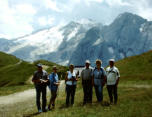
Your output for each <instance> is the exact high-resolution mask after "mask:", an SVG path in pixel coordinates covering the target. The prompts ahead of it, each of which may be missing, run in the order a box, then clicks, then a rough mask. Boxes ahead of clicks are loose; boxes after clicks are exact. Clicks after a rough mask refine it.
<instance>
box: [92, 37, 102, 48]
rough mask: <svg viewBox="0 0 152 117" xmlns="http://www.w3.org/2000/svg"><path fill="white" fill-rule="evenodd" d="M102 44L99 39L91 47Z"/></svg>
mask: <svg viewBox="0 0 152 117" xmlns="http://www.w3.org/2000/svg"><path fill="white" fill-rule="evenodd" d="M102 42H103V39H102V38H99V39H97V40H96V42H95V43H94V44H93V45H94V46H96V45H99V44H100V43H102Z"/></svg>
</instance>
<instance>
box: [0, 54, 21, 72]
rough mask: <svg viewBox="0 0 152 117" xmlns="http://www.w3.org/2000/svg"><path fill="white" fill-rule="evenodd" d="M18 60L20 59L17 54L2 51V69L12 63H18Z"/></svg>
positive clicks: (0, 66) (0, 64)
mask: <svg viewBox="0 0 152 117" xmlns="http://www.w3.org/2000/svg"><path fill="white" fill-rule="evenodd" d="M17 62H19V59H17V58H16V57H15V56H12V55H8V54H5V53H3V52H0V69H1V68H2V67H4V66H7V65H10V64H16V63H17Z"/></svg>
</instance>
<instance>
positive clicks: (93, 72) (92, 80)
mask: <svg viewBox="0 0 152 117" xmlns="http://www.w3.org/2000/svg"><path fill="white" fill-rule="evenodd" d="M92 86H94V70H93V71H92Z"/></svg>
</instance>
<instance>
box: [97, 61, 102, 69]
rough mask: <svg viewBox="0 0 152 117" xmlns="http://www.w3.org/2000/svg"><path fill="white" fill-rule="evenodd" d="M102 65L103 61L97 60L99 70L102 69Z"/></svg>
mask: <svg viewBox="0 0 152 117" xmlns="http://www.w3.org/2000/svg"><path fill="white" fill-rule="evenodd" d="M101 64H102V61H101V60H100V59H97V60H96V67H97V68H98V69H100V68H101Z"/></svg>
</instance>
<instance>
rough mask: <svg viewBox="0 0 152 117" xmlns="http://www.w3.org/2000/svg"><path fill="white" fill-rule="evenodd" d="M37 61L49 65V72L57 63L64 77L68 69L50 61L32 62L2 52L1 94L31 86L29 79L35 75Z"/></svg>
mask: <svg viewBox="0 0 152 117" xmlns="http://www.w3.org/2000/svg"><path fill="white" fill-rule="evenodd" d="M37 63H42V64H43V65H46V66H47V67H48V69H47V71H48V73H51V72H52V66H53V65H56V66H57V68H58V69H59V70H58V71H59V76H60V77H61V76H62V78H63V77H64V75H65V71H66V70H67V67H64V66H60V65H57V64H55V63H52V62H49V61H44V60H39V61H35V62H34V63H32V64H31V63H28V62H25V61H22V60H20V59H18V58H16V57H14V56H12V55H9V54H5V53H2V52H0V95H3V94H10V93H13V92H17V91H21V90H20V89H28V88H30V87H31V85H30V84H27V80H28V79H29V78H30V77H31V76H32V75H33V73H34V71H35V70H37V67H36V64H37ZM27 85H28V86H27Z"/></svg>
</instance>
